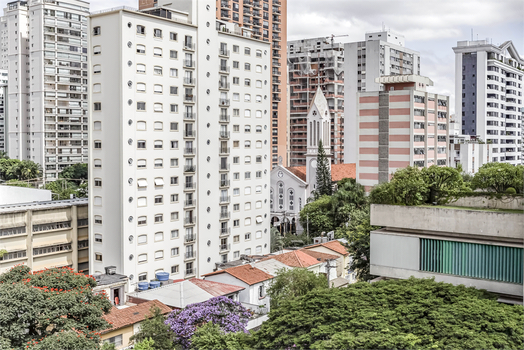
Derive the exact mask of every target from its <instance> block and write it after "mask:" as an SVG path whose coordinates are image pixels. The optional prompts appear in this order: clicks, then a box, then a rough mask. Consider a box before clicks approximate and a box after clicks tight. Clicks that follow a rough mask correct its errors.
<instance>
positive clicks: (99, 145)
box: [94, 141, 102, 149]
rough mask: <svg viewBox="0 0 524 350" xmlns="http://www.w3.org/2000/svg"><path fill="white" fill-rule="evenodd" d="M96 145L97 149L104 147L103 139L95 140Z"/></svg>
mask: <svg viewBox="0 0 524 350" xmlns="http://www.w3.org/2000/svg"><path fill="white" fill-rule="evenodd" d="M94 147H95V149H102V141H95V142H94Z"/></svg>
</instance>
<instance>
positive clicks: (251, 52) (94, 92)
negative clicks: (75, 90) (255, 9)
mask: <svg viewBox="0 0 524 350" xmlns="http://www.w3.org/2000/svg"><path fill="white" fill-rule="evenodd" d="M176 6H179V7H176ZM214 6H215V2H214V1H212V0H208V1H201V0H199V1H187V2H177V3H173V4H172V5H169V6H167V5H166V7H162V6H157V7H154V8H152V9H149V10H143V11H136V10H132V9H128V8H117V9H112V10H109V11H102V12H99V13H94V14H92V15H91V18H90V31H91V32H92V36H91V38H90V43H89V45H90V48H91V53H92V54H91V55H90V58H89V65H90V67H91V74H90V79H91V80H90V81H91V82H92V89H91V93H90V101H91V102H92V103H91V107H90V118H91V119H90V120H91V123H90V129H89V130H90V147H91V153H90V155H91V156H90V160H89V170H90V174H91V176H90V179H89V186H90V187H89V188H90V197H89V205H90V208H91V210H92V213H93V216H92V220H93V221H92V223H93V226H92V229H91V230H90V237H91V239H92V240H93V241H94V242H95V243H94V244H93V249H92V251H91V255H92V256H93V259H92V265H91V268H92V270H93V271H94V272H97V271H102V270H103V267H104V266H108V265H114V266H116V268H117V272H118V273H122V274H125V275H127V276H129V279H130V282H131V284H136V283H137V282H138V281H142V280H149V279H154V278H155V273H156V272H159V271H164V272H169V273H170V274H171V278H173V279H180V278H191V277H195V276H200V275H202V274H204V273H206V272H211V271H212V270H213V268H214V266H215V263H220V262H225V261H228V260H231V259H237V258H238V257H239V256H240V254H253V253H257V254H262V253H265V252H268V251H269V249H270V247H269V236H270V234H269V220H270V219H269V217H268V214H269V201H268V199H269V183H270V174H269V169H270V161H271V158H270V144H269V142H268V141H269V140H270V130H271V128H270V122H271V86H270V84H269V81H270V79H271V71H270V69H269V67H270V62H271V60H270V44H269V43H267V42H264V41H261V40H257V39H254V38H252V37H249V36H246V35H247V34H246V33H244V32H242V30H241V29H239V28H238V27H235V25H234V24H233V23H228V22H222V21H218V20H216V16H215V11H214ZM266 82H267V84H266Z"/></svg>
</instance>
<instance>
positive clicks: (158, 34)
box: [153, 28, 162, 38]
mask: <svg viewBox="0 0 524 350" xmlns="http://www.w3.org/2000/svg"><path fill="white" fill-rule="evenodd" d="M153 36H154V37H155V38H162V30H161V29H156V28H155V29H153Z"/></svg>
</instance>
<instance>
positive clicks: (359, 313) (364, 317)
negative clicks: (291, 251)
mask: <svg viewBox="0 0 524 350" xmlns="http://www.w3.org/2000/svg"><path fill="white" fill-rule="evenodd" d="M523 311H524V309H523V307H522V305H507V304H503V303H499V302H497V301H496V296H494V295H492V294H490V293H487V292H486V291H482V290H477V289H475V288H471V287H469V288H468V287H465V286H463V285H459V286H454V285H451V284H447V283H437V282H435V281H434V280H433V279H416V278H410V279H408V280H388V281H381V282H376V283H364V282H359V283H355V284H352V285H349V286H348V287H345V288H329V289H314V290H312V291H310V292H309V293H307V294H305V295H303V296H300V297H297V298H290V299H287V300H284V301H283V302H282V303H280V304H279V305H278V307H275V308H272V309H271V312H270V314H269V319H268V320H267V321H265V322H264V323H263V324H262V327H261V329H260V330H259V331H257V332H255V333H254V334H253V335H252V339H251V341H252V342H253V343H252V344H254V345H253V346H252V347H251V348H255V349H287V348H296V349H335V348H336V349H340V348H345V349H354V348H357V349H404V348H407V349H430V348H435V349H522V348H523V347H524V312H523Z"/></svg>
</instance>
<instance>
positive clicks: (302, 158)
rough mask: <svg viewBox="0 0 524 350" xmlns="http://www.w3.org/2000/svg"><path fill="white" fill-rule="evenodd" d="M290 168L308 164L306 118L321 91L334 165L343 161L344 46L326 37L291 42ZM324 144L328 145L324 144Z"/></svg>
mask: <svg viewBox="0 0 524 350" xmlns="http://www.w3.org/2000/svg"><path fill="white" fill-rule="evenodd" d="M288 62H289V69H288V71H289V87H290V91H289V105H290V117H289V119H290V126H289V128H290V129H289V144H290V165H291V166H304V165H306V155H307V147H308V145H307V136H308V128H307V116H308V112H309V107H310V105H311V103H312V101H313V97H314V95H315V93H316V92H317V90H318V89H319V88H320V89H321V90H322V92H323V94H324V96H325V98H326V100H327V105H328V107H329V114H330V116H331V120H330V122H331V128H330V130H329V135H330V144H331V146H330V150H331V156H332V158H331V162H332V163H333V164H341V163H343V162H344V141H343V140H344V45H343V44H341V43H334V42H332V41H329V40H327V38H313V39H305V40H295V41H290V42H288ZM324 144H325V143H324Z"/></svg>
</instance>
